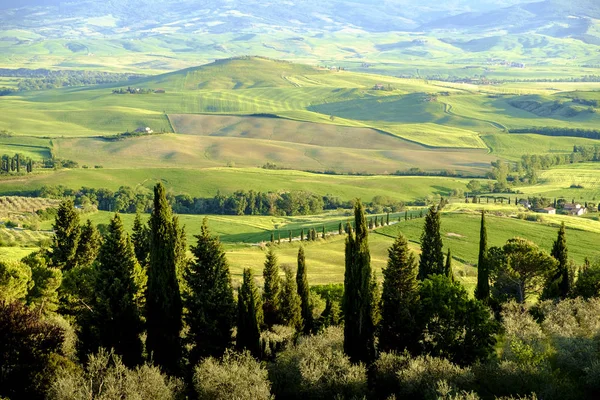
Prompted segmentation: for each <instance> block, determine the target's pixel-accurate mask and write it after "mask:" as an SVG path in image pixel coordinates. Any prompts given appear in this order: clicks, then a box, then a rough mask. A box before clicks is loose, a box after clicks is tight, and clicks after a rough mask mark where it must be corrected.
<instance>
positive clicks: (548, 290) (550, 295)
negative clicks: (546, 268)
mask: <svg viewBox="0 0 600 400" xmlns="http://www.w3.org/2000/svg"><path fill="white" fill-rule="evenodd" d="M550 255H551V256H552V257H554V259H555V260H556V261H557V265H556V270H555V271H554V273H553V274H552V276H550V278H549V279H548V281H547V282H546V286H545V288H544V291H543V293H542V298H545V299H565V298H566V297H567V296H568V295H569V293H570V291H571V277H570V273H569V250H568V248H567V234H566V232H565V223H564V222H563V223H562V224H561V226H560V229H559V230H558V237H557V238H556V240H555V241H554V244H553V245H552V251H551V252H550Z"/></svg>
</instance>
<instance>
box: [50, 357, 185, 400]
mask: <svg viewBox="0 0 600 400" xmlns="http://www.w3.org/2000/svg"><path fill="white" fill-rule="evenodd" d="M182 388H183V387H182V384H181V383H180V382H179V381H176V380H171V379H169V378H167V377H166V376H164V375H163V374H161V372H160V370H159V369H158V368H157V367H154V366H150V365H142V366H140V367H138V368H136V369H134V370H130V369H127V367H125V365H124V364H123V362H122V361H121V358H120V357H119V356H118V355H116V354H114V353H113V352H112V351H111V352H108V351H106V350H103V349H100V351H99V352H98V354H96V355H91V356H89V358H88V362H87V365H86V367H85V370H81V369H77V370H67V369H63V370H62V371H61V373H60V376H59V378H58V379H56V381H55V382H54V384H53V385H52V387H51V388H50V390H49V392H48V399H50V400H87V399H103V400H120V399H156V400H170V399H175V398H177V397H178V396H179V394H180V393H182Z"/></svg>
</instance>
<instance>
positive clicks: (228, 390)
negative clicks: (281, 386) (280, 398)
mask: <svg viewBox="0 0 600 400" xmlns="http://www.w3.org/2000/svg"><path fill="white" fill-rule="evenodd" d="M267 374H268V373H267V370H266V369H265V368H264V367H263V366H261V365H260V363H259V362H257V361H256V360H255V359H254V358H253V357H252V355H251V354H250V353H249V352H247V351H245V352H243V353H234V352H232V351H230V350H227V351H226V352H225V354H224V355H223V358H222V359H220V360H219V359H215V358H213V357H210V358H207V359H205V360H204V361H202V362H201V363H200V364H199V365H198V366H197V367H196V368H195V370H194V377H193V384H194V389H195V390H196V394H197V395H198V399H207V400H208V399H210V400H228V399H238V400H271V399H272V398H273V397H272V396H271V392H270V390H271V384H270V382H269V380H268V379H267Z"/></svg>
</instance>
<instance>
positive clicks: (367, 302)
mask: <svg viewBox="0 0 600 400" xmlns="http://www.w3.org/2000/svg"><path fill="white" fill-rule="evenodd" d="M354 219H355V225H356V232H355V233H354V232H352V231H350V233H349V234H348V237H347V238H346V268H345V273H344V297H343V305H342V307H343V310H344V352H345V353H346V354H348V356H349V357H350V359H351V360H352V361H354V362H365V363H367V364H368V363H370V362H371V361H372V360H373V359H374V357H375V332H374V331H375V327H374V323H373V307H374V304H373V298H372V295H373V292H372V274H371V255H370V252H369V243H368V234H369V232H368V229H367V220H366V218H365V210H364V207H363V205H362V203H361V202H360V200H359V201H357V202H356V205H355V206H354Z"/></svg>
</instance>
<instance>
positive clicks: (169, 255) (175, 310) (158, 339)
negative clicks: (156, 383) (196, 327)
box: [146, 183, 182, 375]
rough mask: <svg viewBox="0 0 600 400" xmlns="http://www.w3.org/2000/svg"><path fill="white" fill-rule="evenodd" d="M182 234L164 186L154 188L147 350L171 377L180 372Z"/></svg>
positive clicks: (147, 313)
mask: <svg viewBox="0 0 600 400" xmlns="http://www.w3.org/2000/svg"><path fill="white" fill-rule="evenodd" d="M180 236H181V232H180V230H179V228H178V226H177V220H176V218H174V217H173V212H172V210H171V206H170V205H169V202H168V201H167V196H166V193H165V188H164V187H163V185H162V184H161V183H158V184H157V185H156V186H155V187H154V209H153V210H152V215H151V216H150V241H149V243H150V255H149V263H148V287H147V291H146V325H147V331H148V335H147V339H146V348H147V351H148V354H149V355H150V357H151V358H152V360H153V361H154V363H155V364H156V365H158V366H160V367H161V368H162V369H163V371H165V372H166V373H168V374H171V375H177V374H178V373H179V372H180V360H181V342H180V338H179V334H180V332H181V329H182V320H181V314H182V304H181V295H180V292H179V282H178V279H177V270H178V258H179V256H178V254H179V253H180V251H179V250H178V248H179V247H181V246H180V244H179V243H178V242H179V240H178V239H179V238H180Z"/></svg>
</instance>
